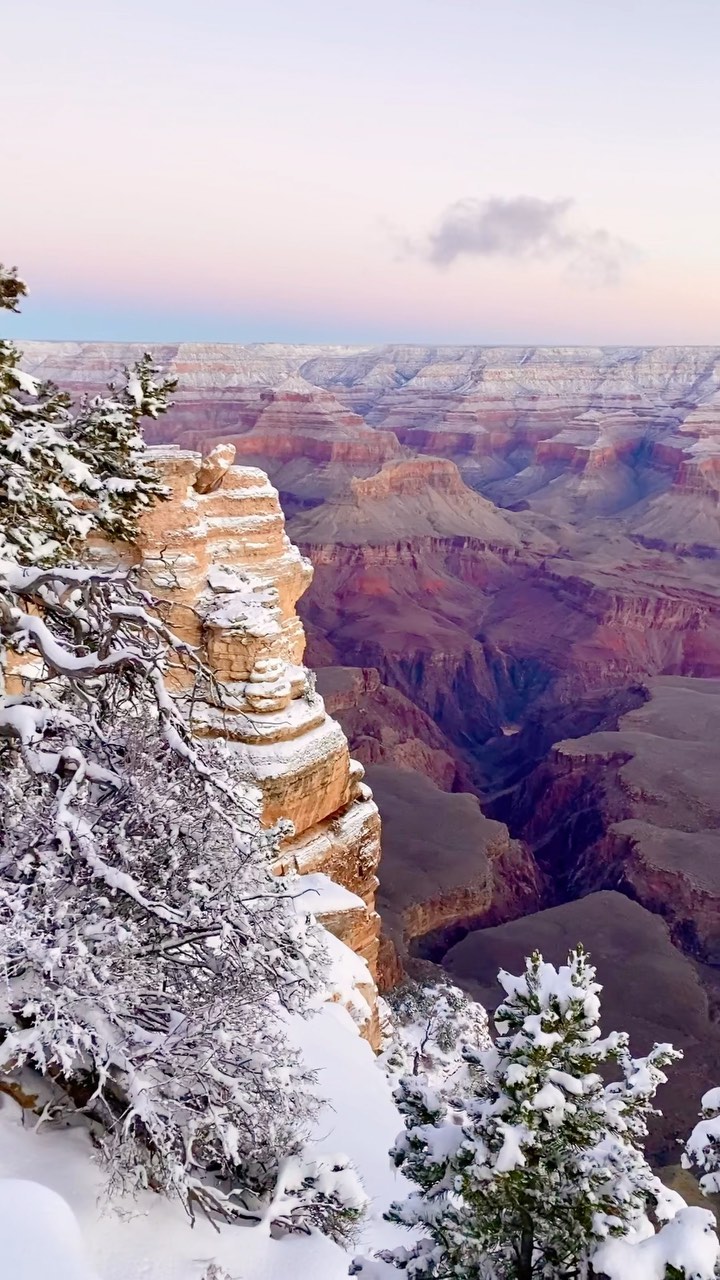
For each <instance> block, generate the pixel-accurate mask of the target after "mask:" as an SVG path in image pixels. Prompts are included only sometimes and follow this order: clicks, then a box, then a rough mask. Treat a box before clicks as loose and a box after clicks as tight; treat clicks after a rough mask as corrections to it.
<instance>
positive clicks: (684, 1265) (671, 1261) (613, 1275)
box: [593, 1206, 720, 1280]
mask: <svg viewBox="0 0 720 1280" xmlns="http://www.w3.org/2000/svg"><path fill="white" fill-rule="evenodd" d="M719 1261H720V1244H718V1239H717V1236H716V1235H715V1215H714V1214H713V1213H711V1212H710V1210H709V1209H700V1208H697V1207H694V1206H692V1207H690V1208H685V1209H680V1210H679V1212H678V1213H677V1214H676V1216H675V1217H674V1218H672V1219H671V1221H670V1222H667V1223H666V1224H665V1226H664V1227H663V1228H662V1230H661V1231H659V1232H658V1234H657V1235H654V1236H650V1237H648V1238H647V1239H646V1240H641V1241H639V1243H637V1244H633V1243H631V1242H629V1241H627V1240H608V1241H606V1242H605V1244H603V1245H601V1247H600V1248H599V1249H598V1250H597V1252H596V1253H595V1255H594V1257H593V1266H594V1268H595V1270H596V1271H598V1272H600V1273H602V1275H606V1276H608V1278H609V1280H665V1275H666V1271H667V1267H668V1266H671V1267H676V1268H677V1269H678V1270H679V1271H680V1272H681V1274H684V1275H685V1276H687V1277H688V1280H713V1278H714V1276H715V1268H716V1265H717V1263H718V1262H719Z"/></svg>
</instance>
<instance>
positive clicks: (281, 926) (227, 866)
mask: <svg viewBox="0 0 720 1280" xmlns="http://www.w3.org/2000/svg"><path fill="white" fill-rule="evenodd" d="M22 292H23V287H22V285H21V284H20V282H19V281H18V280H17V278H16V277H14V276H13V275H12V274H7V273H5V274H4V275H3V273H2V272H0V304H1V303H3V302H4V303H5V305H11V306H13V305H14V304H15V302H16V301H17V298H18V297H19V296H21V295H22ZM17 359H18V357H17V352H16V351H14V349H13V348H12V347H11V346H9V345H8V344H3V345H2V346H0V493H4V494H5V501H4V502H3V501H0V681H2V684H0V689H1V690H2V693H1V695H0V794H1V796H2V817H1V819H0V821H1V824H2V825H1V826H0V982H1V994H0V1070H1V1071H2V1072H4V1073H12V1072H13V1071H18V1070H20V1069H22V1068H26V1069H27V1068H31V1069H32V1070H34V1071H35V1072H38V1073H41V1074H42V1075H44V1076H45V1077H46V1078H47V1080H48V1081H49V1082H51V1084H52V1104H51V1107H50V1114H52V1115H54V1116H56V1115H58V1114H59V1115H60V1116H62V1117H72V1118H73V1119H74V1120H77V1121H79V1122H84V1123H87V1124H89V1125H90V1127H91V1130H92V1133H93V1137H94V1140H95V1143H96V1145H97V1146H98V1147H99V1149H100V1150H101V1152H102V1153H103V1155H104V1156H105V1158H106V1160H107V1163H108V1166H109V1169H110V1172H111V1175H112V1179H113V1180H114V1182H115V1183H117V1184H119V1185H120V1186H121V1187H122V1188H123V1189H137V1188H142V1187H146V1186H149V1187H153V1188H155V1189H157V1190H161V1191H164V1192H166V1193H172V1194H176V1195H178V1196H179V1197H180V1198H181V1199H182V1200H183V1202H184V1203H185V1205H186V1207H187V1208H188V1211H189V1212H190V1213H192V1212H194V1208H195V1206H197V1205H200V1206H202V1207H204V1208H205V1209H207V1210H208V1211H218V1212H223V1213H226V1214H228V1215H238V1216H242V1217H246V1218H249V1219H251V1220H253V1221H262V1222H263V1223H265V1224H266V1225H267V1224H269V1223H280V1224H282V1225H284V1226H285V1227H289V1228H302V1229H309V1228H310V1227H311V1226H313V1225H317V1226H320V1227H323V1228H325V1229H329V1230H331V1231H332V1232H333V1233H334V1234H336V1235H342V1234H343V1233H344V1232H345V1231H346V1230H347V1227H348V1224H349V1223H352V1222H353V1221H355V1220H356V1219H357V1217H358V1215H359V1213H360V1211H361V1208H362V1204H363V1197H362V1193H361V1192H360V1191H359V1188H358V1186H357V1183H356V1181H355V1179H354V1175H353V1174H352V1171H351V1170H349V1169H348V1167H347V1161H345V1160H343V1159H342V1158H337V1159H333V1158H327V1159H325V1160H322V1161H318V1160H314V1161H312V1162H308V1161H307V1160H304V1159H303V1158H302V1155H301V1152H302V1147H303V1142H304V1139H305V1137H306V1135H307V1130H308V1126H309V1123H310V1121H311V1120H312V1117H313V1115H314V1114H315V1111H316V1108H317V1105H318V1104H317V1102H316V1099H315V1095H314V1092H313V1084H314V1078H313V1076H312V1074H311V1073H309V1072H308V1071H307V1070H306V1069H305V1068H304V1066H303V1063H302V1062H301V1060H300V1058H299V1055H298V1054H297V1053H296V1052H295V1050H294V1049H293V1048H291V1046H290V1044H289V1042H288V1037H287V1034H286V1024H287V1016H288V1013H291V1012H292V1013H295V1012H297V1013H304V1012H306V1011H307V1010H308V1008H309V1006H310V1001H311V999H313V998H315V997H316V993H317V991H318V989H321V988H322V985H323V981H324V976H325V971H326V965H327V955H326V951H325V948H324V945H323V943H322V934H321V931H320V930H319V929H318V928H317V926H315V925H314V924H313V923H312V922H311V920H310V919H309V918H307V917H302V916H300V915H299V914H298V913H297V911H296V909H295V903H294V901H293V899H292V897H291V896H290V895H289V894H288V892H287V886H286V883H285V882H284V881H282V880H280V879H276V878H275V877H273V876H272V875H271V874H270V871H269V867H268V861H269V857H270V855H271V854H272V852H273V849H274V847H275V846H276V844H277V841H278V840H279V838H280V837H281V835H282V834H283V832H284V831H286V830H287V824H285V825H283V824H280V825H279V827H278V829H276V830H275V831H272V832H263V830H262V828H261V826H260V822H259V816H258V815H259V802H258V796H257V795H256V793H255V792H254V791H251V790H250V789H248V787H247V786H246V785H245V784H244V783H243V782H242V780H241V779H240V778H239V777H238V774H237V771H236V769H235V765H234V757H233V755H232V752H231V751H229V750H228V751H223V750H221V749H220V747H215V748H211V747H202V748H201V746H200V745H199V744H198V743H196V742H194V741H193V740H192V738H191V735H190V732H189V728H188V723H187V721H186V719H185V716H184V714H183V708H182V705H181V704H180V703H179V702H178V701H177V700H176V699H175V698H173V697H171V696H170V693H169V692H168V689H167V687H166V684H165V673H166V671H167V669H168V666H169V664H170V662H171V661H172V665H173V666H174V668H177V667H178V666H184V667H185V668H186V677H187V680H188V682H189V686H188V698H190V697H192V696H194V695H195V694H198V693H199V694H202V693H204V692H207V686H208V683H209V681H210V678H211V677H210V674H209V673H208V672H207V671H205V670H204V668H203V666H202V663H201V662H200V660H199V659H198V657H197V655H196V654H194V653H193V652H192V651H191V650H190V649H189V648H188V646H187V645H185V644H183V643H181V642H180V641H178V640H177V639H176V638H175V637H174V636H173V635H172V633H171V632H170V631H169V630H168V628H167V627H166V626H165V624H164V622H163V620H162V607H161V604H160V602H158V601H155V600H153V599H152V598H151V597H150V596H148V595H147V593H146V592H144V591H143V590H142V589H141V587H140V586H139V584H138V582H137V580H136V578H135V577H134V575H133V573H119V572H104V571H99V570H95V569H92V568H88V567H85V566H83V565H82V564H81V563H79V562H78V560H77V558H76V557H77V553H78V549H79V548H81V547H82V542H83V539H84V538H85V537H86V535H87V534H88V533H89V532H92V531H101V532H103V533H105V534H108V533H111V534H113V535H115V536H123V537H130V536H132V534H133V532H134V529H135V526H136V521H137V516H138V513H139V511H140V510H141V508H142V506H143V505H144V504H145V502H147V501H150V500H151V498H152V497H153V496H154V495H156V494H157V493H158V490H159V486H158V483H157V479H156V477H155V476H154V475H153V474H152V472H151V471H149V469H148V468H147V465H146V462H145V460H144V458H143V455H142V441H141V439H140V437H139V434H138V429H137V428H138V422H139V418H140V416H141V414H142V413H145V412H150V413H152V414H153V415H156V414H157V413H160V412H162V411H163V410H164V408H165V407H166V399H165V397H166V392H167V384H162V383H158V382H156V380H155V373H154V371H153V369H152V366H151V363H150V361H149V360H144V361H143V362H141V364H140V365H139V366H138V367H137V368H136V369H134V370H130V371H128V373H127V375H126V385H125V390H124V391H123V392H122V393H121V394H120V395H119V396H117V397H116V398H114V399H112V400H110V401H106V400H102V399H100V398H96V399H94V400H92V401H86V402H84V403H83V405H82V406H81V408H80V410H79V413H78V414H77V415H75V416H73V414H72V411H71V409H70V407H69V402H68V400H67V398H66V397H63V396H62V395H61V394H60V393H59V392H57V391H56V390H55V389H54V388H51V387H47V386H46V387H44V388H41V389H37V388H36V387H35V385H34V383H33V381H32V380H31V379H27V378H26V377H25V375H23V374H22V373H21V371H20V370H19V369H18V367H17ZM214 696H216V697H217V696H218V691H217V690H214Z"/></svg>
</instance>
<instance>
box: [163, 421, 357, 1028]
mask: <svg viewBox="0 0 720 1280" xmlns="http://www.w3.org/2000/svg"><path fill="white" fill-rule="evenodd" d="M153 456H154V461H155V462H156V464H157V465H158V467H159V469H160V471H161V474H162V477H163V480H164V482H165V484H166V485H167V486H168V489H169V499H168V500H167V501H165V502H162V503H160V504H158V505H157V506H156V507H155V508H153V510H152V511H151V512H150V513H149V514H148V516H147V517H146V518H145V520H144V522H143V527H142V532H141V538H140V543H139V547H140V553H141V557H142V559H141V564H142V569H143V572H144V576H145V578H146V581H147V583H148V585H149V586H150V587H151V589H152V590H153V591H154V592H155V593H156V594H157V595H158V596H160V597H162V598H164V599H165V600H167V602H168V607H169V617H170V621H171V623H172V625H173V626H174V628H175V630H176V631H177V632H178V633H179V634H180V635H181V636H182V637H183V638H184V639H186V640H188V641H189V642H190V643H192V644H193V645H196V646H198V647H199V648H200V650H201V652H203V653H204V654H205V657H206V661H207V665H208V668H209V671H210V673H211V676H212V680H211V682H210V683H209V685H208V689H207V691H206V692H204V696H203V698H202V699H194V700H193V704H192V708H191V714H192V722H193V727H194V731H195V732H196V733H197V734H200V735H210V736H214V737H220V738H222V739H224V740H225V741H226V742H227V743H228V744H229V747H230V749H232V751H233V752H234V754H235V755H236V758H237V759H239V760H240V762H241V764H242V768H243V771H244V773H245V776H246V777H247V779H248V781H249V782H252V783H254V784H255V785H256V786H257V787H258V788H259V789H260V791H261V793H262V799H263V821H264V822H265V824H266V825H268V826H270V825H272V824H273V823H275V822H276V821H277V820H278V819H280V818H283V819H288V820H289V821H291V822H292V824H293V827H294V834H293V835H292V836H290V837H289V838H287V839H286V840H284V842H283V844H282V846H281V852H280V857H279V859H278V862H277V866H276V870H277V871H278V872H286V871H289V870H294V871H297V872H300V873H301V874H303V875H307V874H311V876H312V879H311V880H310V881H308V885H309V886H311V888H310V889H309V890H308V892H309V896H308V906H309V907H310V908H311V909H312V908H313V906H314V904H315V901H317V906H316V908H315V909H316V913H317V914H318V915H319V918H320V919H321V920H322V922H323V923H324V924H325V925H326V926H327V927H328V928H329V929H330V930H331V932H333V933H334V934H335V935H336V936H337V937H338V938H340V939H341V941H343V942H344V943H346V944H347V945H348V946H349V947H350V948H351V950H353V951H354V952H356V954H357V955H358V956H359V957H361V958H362V960H364V961H365V962H366V964H367V969H369V972H370V975H371V976H370V977H367V976H366V978H365V980H363V979H362V972H361V976H360V980H359V981H360V988H361V990H360V995H361V996H362V997H363V998H364V999H365V1000H366V1001H367V1002H368V1004H369V1005H370V1007H371V1016H370V1020H369V1022H368V1025H367V1026H366V1028H365V1030H366V1034H367V1035H368V1036H369V1038H370V1039H371V1040H372V1041H373V1042H376V1037H377V1025H376V1018H375V1015H374V1006H375V986H374V979H375V975H376V971H377V955H378V935H379V920H378V916H377V914H376V912H375V890H376V886H377V878H376V874H375V873H376V867H377V863H378V859H379V855H380V844H379V826H380V824H379V819H378V812H377V808H376V806H375V804H374V803H373V800H372V795H371V793H370V790H369V788H368V787H367V786H366V785H365V783H364V782H363V772H364V771H363V768H362V765H360V764H358V763H357V762H355V761H353V760H351V759H350V755H349V751H348V743H347V740H346V738H345V736H344V734H343V732H342V730H341V728H340V726H339V725H338V724H337V723H336V722H335V721H334V720H332V719H331V718H330V717H329V716H328V715H327V713H326V711H325V707H324V704H323V701H322V698H321V697H320V696H319V694H317V693H316V692H315V688H314V681H313V678H312V676H311V674H310V673H309V672H308V671H307V670H306V668H305V667H304V666H303V665H302V658H303V650H304V647H305V637H304V632H303V628H302V624H301V623H300V620H299V618H298V617H297V614H296V612H295V605H296V602H297V600H298V597H299V596H300V595H301V594H302V592H303V591H304V590H305V589H306V588H307V586H308V583H309V581H310V578H311V576H312V568H311V566H310V565H309V563H308V562H307V561H306V560H304V559H303V557H302V556H301V555H300V552H299V551H298V550H297V548H296V547H294V546H293V545H292V544H291V542H290V540H289V538H288V537H287V535H286V533H285V528H284V519H283V515H282V511H281V509H280V505H279V502H278V497H277V493H276V492H275V490H274V489H273V488H272V486H271V485H270V484H269V482H268V479H267V477H266V476H265V475H264V474H263V473H262V472H260V471H258V470H256V469H255V468H252V467H238V466H232V465H231V462H232V451H231V450H230V451H229V450H228V449H227V447H223V446H221V447H219V448H218V449H216V450H215V451H214V452H213V453H212V454H211V455H210V456H209V457H207V458H206V459H205V460H204V461H202V460H201V458H200V456H199V455H198V454H195V453H191V452H183V451H178V450H175V449H169V450H156V451H154V454H153ZM176 675H177V677H178V680H179V682H180V683H181V675H180V673H176ZM330 881H333V882H334V883H335V885H339V886H341V887H342V888H343V889H345V890H346V891H347V892H346V893H345V894H343V893H342V889H341V890H340V891H335V890H334V889H333V888H332V886H330V884H329V882H330ZM367 969H366V970H365V974H366V975H367Z"/></svg>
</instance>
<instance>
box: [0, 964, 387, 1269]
mask: <svg viewBox="0 0 720 1280" xmlns="http://www.w3.org/2000/svg"><path fill="white" fill-rule="evenodd" d="M340 945H342V944H340ZM351 954H352V953H351ZM291 1033H292V1035H293V1038H294V1039H295V1040H296V1042H297V1043H298V1044H299V1046H300V1047H301V1049H302V1050H303V1052H304V1054H305V1057H306V1060H307V1062H308V1065H309V1066H311V1067H314V1068H316V1069H317V1070H318V1072H319V1079H320V1092H321V1094H322V1096H323V1097H324V1098H325V1099H326V1100H327V1101H326V1105H325V1106H324V1108H323V1110H322V1112H321V1114H320V1116H319V1117H318V1119H317V1121H316V1125H315V1138H314V1140H313V1142H312V1144H311V1148H310V1158H311V1159H312V1158H314V1159H321V1158H322V1157H323V1156H325V1155H327V1153H328V1152H334V1151H343V1152H344V1153H345V1154H346V1155H347V1156H348V1157H349V1159H350V1161H351V1163H352V1166H353V1167H354V1168H355V1169H356V1170H357V1172H358V1173H359V1175H360V1177H361V1179H362V1182H363V1185H364V1189H365V1191H366V1193H367V1195H368V1197H369V1201H370V1206H369V1212H368V1217H367V1220H366V1222H365V1223H364V1224H363V1226H362V1227H361V1237H360V1241H359V1244H358V1245H357V1246H354V1247H352V1246H351V1248H350V1251H349V1252H345V1251H344V1250H343V1249H341V1248H340V1247H339V1246H338V1245H335V1244H333V1243H332V1242H331V1241H330V1240H328V1239H327V1238H325V1237H322V1236H319V1235H313V1236H311V1237H308V1236H291V1237H288V1236H286V1237H283V1238H282V1239H279V1240H274V1239H271V1238H269V1237H268V1236H267V1235H266V1234H263V1233H262V1232H261V1231H258V1230H256V1229H255V1228H247V1227H243V1226H241V1225H240V1224H237V1223H236V1224H221V1225H220V1226H219V1229H218V1230H216V1229H215V1227H213V1226H212V1225H211V1224H210V1223H209V1222H207V1221H206V1220H205V1219H203V1218H202V1217H199V1218H198V1219H197V1221H196V1223H195V1226H194V1227H192V1228H191V1226H190V1223H189V1221H188V1219H187V1217H186V1216H185V1214H184V1212H183V1210H182V1208H181V1206H180V1205H179V1203H177V1202H173V1201H170V1200H167V1199H165V1198H163V1197H161V1196H157V1195H153V1194H152V1193H150V1192H146V1193H142V1194H141V1195H140V1196H139V1197H138V1198H137V1200H129V1199H128V1200H123V1201H118V1200H115V1201H114V1202H112V1203H111V1204H110V1205H109V1206H108V1205H106V1204H104V1203H103V1199H104V1193H105V1186H104V1180H103V1174H102V1172H101V1171H100V1169H99V1168H98V1166H97V1165H96V1164H94V1162H93V1148H92V1147H91V1145H90V1141H89V1139H88V1137H87V1135H86V1134H85V1132H84V1131H83V1130H82V1129H80V1128H77V1129H74V1128H69V1129H55V1128H53V1127H51V1126H50V1125H49V1124H47V1125H43V1126H42V1127H41V1128H40V1130H39V1131H37V1130H36V1129H35V1128H33V1127H32V1126H30V1125H29V1124H26V1125H25V1126H24V1125H23V1120H22V1115H23V1113H22V1112H21V1110H20V1108H19V1107H17V1106H16V1105H15V1103H13V1102H11V1101H10V1100H9V1099H6V1100H4V1101H3V1105H2V1106H0V1257H2V1259H3V1263H6V1261H7V1257H8V1256H11V1257H13V1260H14V1255H12V1254H9V1253H6V1252H5V1237H6V1236H8V1235H9V1233H10V1232H11V1231H12V1230H13V1221H14V1223H16V1224H17V1223H18V1222H21V1221H22V1220H23V1219H22V1218H21V1215H20V1211H19V1210H18V1213H17V1215H12V1220H10V1217H9V1216H8V1215H5V1214H3V1212H2V1207H3V1200H2V1189H3V1186H4V1184H3V1182H2V1181H1V1179H3V1178H10V1179H18V1178H19V1179H30V1180H31V1181H33V1182H35V1183H40V1184H42V1187H41V1188H38V1190H37V1194H36V1195H35V1199H34V1200H33V1201H32V1203H33V1204H34V1206H35V1211H34V1213H32V1214H31V1213H30V1212H29V1214H28V1216H29V1217H30V1216H31V1217H32V1222H31V1223H30V1222H28V1227H27V1230H26V1231H23V1232H22V1234H23V1236H25V1237H26V1238H27V1239H28V1240H29V1241H30V1242H31V1244H30V1245H29V1246H28V1253H27V1256H28V1257H29V1256H30V1253H31V1245H32V1242H33V1238H34V1237H38V1239H39V1242H40V1244H39V1245H38V1247H40V1245H41V1244H43V1243H44V1242H45V1238H47V1240H48V1241H50V1239H51V1238H52V1239H53V1240H54V1239H55V1235H54V1234H53V1233H54V1232H55V1229H56V1223H58V1224H59V1223H61V1221H62V1220H63V1219H64V1221H65V1223H66V1227H65V1228H64V1230H65V1232H66V1235H65V1236H64V1237H63V1239H64V1241H65V1242H66V1247H65V1255H61V1254H60V1252H59V1251H58V1254H57V1256H54V1257H53V1266H52V1267H51V1268H48V1267H47V1266H46V1265H42V1266H41V1265H38V1266H36V1268H35V1270H34V1271H33V1270H28V1269H27V1267H26V1269H25V1270H23V1269H22V1267H20V1269H19V1270H17V1271H15V1272H13V1271H12V1270H11V1269H7V1271H6V1268H5V1266H3V1267H2V1270H1V1273H2V1275H3V1277H4V1276H5V1275H6V1274H7V1276H8V1280H10V1277H12V1280H202V1277H203V1276H204V1275H205V1272H206V1271H207V1268H208V1266H209V1265H210V1263H211V1262H216V1263H217V1265H218V1266H220V1267H222V1268H224V1269H225V1270H226V1271H227V1273H228V1274H229V1275H230V1276H232V1277H242V1280H287V1277H288V1276H292V1277H293V1280H344V1278H345V1277H346V1276H347V1272H348V1267H349V1264H350V1260H351V1257H352V1255H353V1253H354V1252H356V1250H357V1248H361V1249H362V1250H366V1251H371V1250H374V1249H377V1248H382V1247H385V1246H387V1245H390V1244H395V1243H398V1242H399V1241H400V1240H401V1239H402V1240H407V1234H406V1233H405V1232H401V1231H400V1230H399V1229H398V1228H397V1227H393V1226H391V1225H390V1224H388V1223H386V1222H384V1221H383V1218H382V1215H383V1212H384V1210H385V1209H386V1208H387V1207H388V1204H389V1202H390V1200H391V1199H394V1198H397V1196H398V1195H399V1194H404V1192H405V1190H406V1188H407V1184H406V1183H405V1180H404V1179H403V1178H402V1177H401V1176H400V1175H399V1174H396V1173H395V1172H394V1171H393V1170H392V1169H391V1167H390V1161H389V1160H388V1156H387V1151H388V1148H389V1147H390V1145H391V1143H392V1142H393V1140H394V1138H395V1136H396V1134H397V1133H398V1131H399V1129H400V1128H401V1127H402V1125H401V1120H400V1117H399V1116H398V1113H397V1111H396V1109H395V1106H394V1103H393V1101H392V1097H391V1093H390V1087H389V1084H388V1081H387V1079H386V1077H385V1075H384V1073H383V1072H382V1071H381V1070H380V1068H379V1067H378V1065H377V1062H376V1059H375V1057H374V1055H373V1052H372V1050H371V1049H370V1046H369V1045H368V1044H367V1043H366V1042H365V1041H364V1040H362V1039H361V1038H360V1036H359V1035H358V1032H357V1028H356V1027H355V1025H354V1023H353V1021H352V1019H351V1017H350V1016H349V1014H348V1013H347V1011H346V1010H345V1009H343V1008H342V1007H341V1006H340V1005H337V1004H326V1005H324V1006H323V1007H322V1009H321V1010H320V1011H319V1013H318V1014H317V1015H316V1016H315V1017H313V1018H311V1019H308V1020H304V1019H302V1018H294V1019H292V1020H291ZM15 1185H17V1184H15ZM44 1192H47V1193H48V1200H47V1206H48V1208H47V1213H46V1210H45V1207H44V1205H43V1206H41V1204H40V1200H39V1199H38V1198H37V1197H38V1196H41V1195H42V1194H43V1193H44ZM52 1192H55V1193H59V1195H61V1196H63V1197H64V1198H65V1199H66V1201H67V1202H68V1204H69V1205H70V1208H71V1210H72V1212H73V1213H74V1214H75V1216H76V1218H77V1221H78V1222H79V1224H80V1229H81V1231H82V1236H83V1237H84V1241H85V1249H86V1252H87V1264H86V1266H85V1269H83V1266H81V1264H80V1259H81V1258H82V1253H81V1252H80V1253H79V1252H78V1243H77V1235H75V1236H74V1237H73V1232H72V1231H71V1229H70V1226H69V1225H67V1224H68V1223H72V1217H71V1216H70V1217H68V1215H67V1213H66V1211H65V1207H64V1206H63V1204H62V1202H61V1201H59V1199H58V1197H57V1196H55V1195H52ZM29 1204H30V1200H28V1205H29ZM58 1204H59V1207H58ZM40 1227H41V1229H39V1228H40ZM3 1231H4V1234H3ZM73 1239H74V1240H75V1244H74V1245H73V1248H74V1249H75V1253H74V1254H73V1252H72V1250H71V1249H70V1244H71V1243H72V1241H73ZM9 1248H10V1245H9V1244H8V1250H9ZM16 1252H17V1249H16ZM62 1256H67V1258H68V1266H69V1265H70V1260H72V1262H73V1265H75V1267H76V1269H75V1270H68V1271H67V1272H66V1271H64V1270H62V1267H61V1263H60V1258H61V1257H62Z"/></svg>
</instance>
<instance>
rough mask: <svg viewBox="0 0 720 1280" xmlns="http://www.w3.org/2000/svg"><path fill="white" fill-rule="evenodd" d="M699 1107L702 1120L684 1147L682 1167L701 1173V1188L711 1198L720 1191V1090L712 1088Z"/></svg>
mask: <svg viewBox="0 0 720 1280" xmlns="http://www.w3.org/2000/svg"><path fill="white" fill-rule="evenodd" d="M700 1105H701V1111H700V1117H701V1118H700V1120H699V1121H698V1123H697V1124H696V1125H695V1128H694V1129H693V1131H692V1133H691V1134H690V1137H689V1138H688V1140H687V1142H686V1144H685V1152H684V1154H683V1157H682V1164H683V1168H684V1169H692V1168H696V1169H698V1170H699V1171H700V1173H701V1174H702V1177H701V1178H700V1189H701V1191H702V1192H703V1194H704V1195H706V1196H711V1195H717V1194H718V1193H719V1192H720V1089H709V1090H708V1092H707V1093H705V1094H703V1098H702V1102H701V1104H700Z"/></svg>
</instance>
